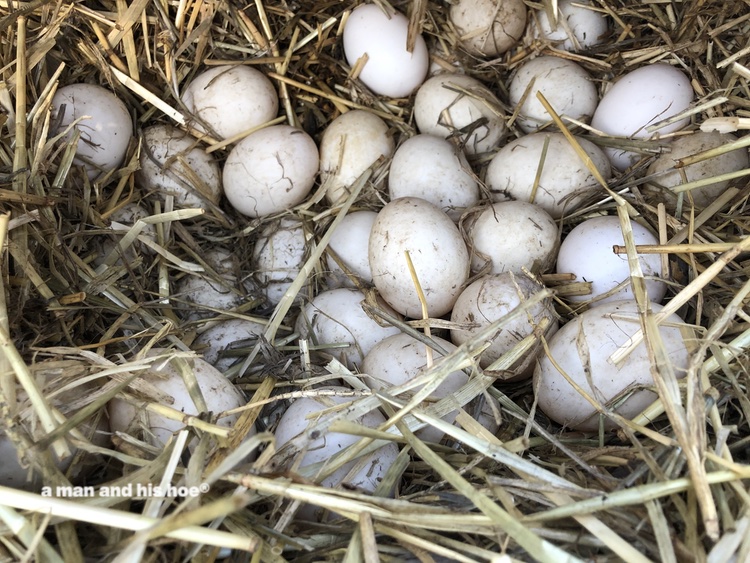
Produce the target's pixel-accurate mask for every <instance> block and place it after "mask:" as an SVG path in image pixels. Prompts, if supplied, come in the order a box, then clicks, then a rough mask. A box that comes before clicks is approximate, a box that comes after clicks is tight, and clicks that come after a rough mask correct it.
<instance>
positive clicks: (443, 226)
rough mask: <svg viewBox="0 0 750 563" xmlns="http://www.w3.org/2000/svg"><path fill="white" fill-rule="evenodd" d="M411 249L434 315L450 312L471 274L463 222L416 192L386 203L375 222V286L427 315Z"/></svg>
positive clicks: (404, 307)
mask: <svg viewBox="0 0 750 563" xmlns="http://www.w3.org/2000/svg"><path fill="white" fill-rule="evenodd" d="M407 252H408V253H409V256H410V258H411V261H412V263H413V265H414V270H415V272H416V275H417V278H418V280H419V283H420V285H421V286H422V290H423V291H424V294H425V299H426V301H427V312H428V314H429V316H430V317H440V316H441V315H444V314H445V313H447V312H448V311H450V310H451V308H452V307H453V303H455V301H456V298H457V297H458V294H459V293H460V292H461V290H462V288H463V284H464V282H466V280H467V279H468V277H469V252H468V250H467V248H466V244H465V243H464V239H463V238H462V236H461V233H460V232H459V230H458V227H456V225H455V224H454V223H453V221H452V220H451V218H450V217H448V215H446V214H445V213H444V212H443V211H441V210H440V209H439V208H438V207H436V206H435V205H433V204H431V203H429V202H428V201H425V200H423V199H419V198H413V197H403V198H399V199H395V200H393V201H392V202H390V203H388V204H386V205H385V207H383V209H381V211H380V213H378V217H377V219H375V223H374V224H373V226H372V232H371V233H370V245H369V252H368V256H369V258H370V268H371V269H372V279H373V282H374V283H375V287H376V288H377V289H378V291H379V292H380V294H381V295H382V297H383V299H385V301H386V302H387V303H388V304H389V305H390V306H391V307H393V308H394V309H395V310H396V311H398V312H399V313H401V314H403V315H405V316H407V317H420V318H421V316H422V307H421V305H420V301H419V297H418V293H417V290H416V288H415V286H414V281H413V279H412V276H411V274H410V271H409V267H408V262H407V258H406V256H405V254H406V253H407Z"/></svg>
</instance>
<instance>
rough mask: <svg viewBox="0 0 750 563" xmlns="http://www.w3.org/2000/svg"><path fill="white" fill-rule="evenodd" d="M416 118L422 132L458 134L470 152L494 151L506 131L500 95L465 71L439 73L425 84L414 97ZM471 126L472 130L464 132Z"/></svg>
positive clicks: (464, 146) (472, 153)
mask: <svg viewBox="0 0 750 563" xmlns="http://www.w3.org/2000/svg"><path fill="white" fill-rule="evenodd" d="M466 92H468V94H467V93H466ZM414 119H415V120H416V122H417V128H418V129H419V132H420V133H429V134H431V135H437V136H438V137H443V138H448V137H455V138H456V140H458V141H459V142H460V143H461V144H462V145H463V149H464V151H465V152H466V154H468V155H474V154H478V153H483V152H489V151H491V150H492V149H494V148H495V147H497V146H498V145H499V144H500V140H501V139H502V136H503V134H504V133H505V131H506V126H505V120H504V119H503V114H502V110H501V105H500V101H499V100H498V99H497V97H496V96H495V95H494V94H493V93H492V92H491V91H490V90H489V89H488V88H487V87H486V86H484V85H483V84H482V83H481V82H479V81H478V80H477V79H476V78H472V77H471V76H466V75H463V74H455V73H453V74H438V75H437V76H433V77H432V78H430V79H429V80H427V81H426V82H425V83H424V84H422V86H421V87H420V88H419V90H418V91H417V96H416V98H415V99H414ZM472 124H476V125H475V126H472ZM469 126H472V127H471V128H470V129H471V132H470V133H468V132H466V131H464V132H461V130H463V129H464V128H469Z"/></svg>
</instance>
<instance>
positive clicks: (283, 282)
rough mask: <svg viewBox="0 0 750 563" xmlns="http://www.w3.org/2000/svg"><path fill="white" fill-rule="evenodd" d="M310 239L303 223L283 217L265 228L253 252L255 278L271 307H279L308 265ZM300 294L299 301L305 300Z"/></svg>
mask: <svg viewBox="0 0 750 563" xmlns="http://www.w3.org/2000/svg"><path fill="white" fill-rule="evenodd" d="M306 248H307V236H306V234H305V228H304V226H303V224H302V221H300V220H299V219H296V218H293V217H284V218H282V219H281V220H280V221H275V222H273V223H270V224H269V225H268V226H266V227H265V228H264V229H263V231H261V234H260V236H259V237H258V239H257V240H256V241H255V247H254V248H253V256H252V266H253V271H254V272H253V275H254V278H255V280H256V281H257V283H258V285H259V286H260V288H261V291H262V292H263V293H264V294H265V296H266V299H267V300H268V303H269V304H270V305H273V306H275V305H278V303H279V301H281V298H282V297H283V296H284V294H285V293H286V291H287V289H289V286H290V285H292V282H294V279H295V278H296V277H297V275H299V273H300V271H301V269H302V265H303V264H304V263H305V252H306ZM304 294H305V291H304V290H303V291H301V292H300V294H299V295H298V298H302V297H303V296H304Z"/></svg>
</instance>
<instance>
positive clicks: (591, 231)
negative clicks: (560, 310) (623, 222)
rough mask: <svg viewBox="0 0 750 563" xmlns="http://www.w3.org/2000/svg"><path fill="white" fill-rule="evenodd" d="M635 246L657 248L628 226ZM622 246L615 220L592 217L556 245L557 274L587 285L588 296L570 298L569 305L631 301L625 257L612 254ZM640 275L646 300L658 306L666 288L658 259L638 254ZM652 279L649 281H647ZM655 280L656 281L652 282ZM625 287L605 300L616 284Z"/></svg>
mask: <svg viewBox="0 0 750 563" xmlns="http://www.w3.org/2000/svg"><path fill="white" fill-rule="evenodd" d="M630 226H631V227H632V229H633V239H634V240H635V244H637V245H638V244H658V243H659V239H657V238H656V235H654V234H652V233H651V231H649V230H648V229H647V228H646V227H644V226H643V225H641V224H639V223H636V222H635V221H631V222H630ZM623 244H625V242H624V240H623V236H622V230H621V228H620V221H619V219H618V218H617V217H616V216H607V217H594V218H592V219H587V220H585V221H583V222H582V223H580V224H578V225H577V226H576V227H574V228H573V230H571V231H570V232H569V233H568V235H567V236H566V237H565V238H564V239H563V241H562V243H561V244H560V251H559V253H558V256H557V272H558V273H572V274H575V276H576V281H579V282H582V281H586V282H591V295H571V296H570V297H569V299H570V301H573V302H584V301H590V300H592V299H596V301H594V302H592V305H600V304H602V303H606V302H610V301H616V300H620V299H629V298H632V297H633V290H632V288H631V287H630V267H629V266H628V258H627V255H625V254H615V253H614V252H613V251H612V247H613V246H614V245H623ZM638 261H639V262H640V264H641V269H642V270H643V275H644V276H646V291H647V292H648V296H649V299H650V300H651V301H653V302H656V303H658V302H659V301H661V300H662V299H663V298H664V295H665V294H666V292H667V285H666V283H665V282H664V281H662V280H661V279H659V278H660V277H661V256H659V255H658V254H641V255H639V257H638ZM649 278H652V279H649ZM653 278H656V279H653ZM623 282H627V285H626V286H625V287H624V288H623V289H621V290H619V291H617V292H615V293H612V294H611V295H608V296H607V297H604V295H605V294H608V293H609V292H610V291H612V290H614V289H615V288H616V287H617V286H618V285H619V284H621V283H623Z"/></svg>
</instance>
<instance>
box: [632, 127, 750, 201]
mask: <svg viewBox="0 0 750 563" xmlns="http://www.w3.org/2000/svg"><path fill="white" fill-rule="evenodd" d="M736 140H737V137H735V136H734V135H730V134H729V133H726V134H721V133H718V132H715V131H713V132H703V131H696V132H694V133H691V134H690V135H684V136H679V137H675V138H674V139H672V140H671V141H670V142H669V151H668V152H666V153H664V154H662V155H661V156H659V157H658V158H657V159H656V160H654V161H653V162H652V163H651V165H650V166H649V167H648V170H647V171H646V174H647V175H648V176H650V175H652V174H658V176H657V177H655V178H654V179H653V180H651V181H650V184H649V185H650V186H659V187H661V188H674V187H676V186H680V185H681V184H683V183H685V182H686V181H687V182H695V181H698V180H704V179H708V178H713V177H715V176H720V175H722V174H728V173H730V172H737V171H739V170H744V169H745V168H748V167H749V166H750V160H749V159H748V151H747V149H746V148H740V149H737V150H733V151H730V152H727V153H724V154H721V155H718V156H715V157H713V158H709V159H708V160H703V161H700V162H696V163H694V164H688V165H687V166H683V167H682V168H679V169H677V168H675V166H676V165H677V163H678V162H679V161H680V160H681V159H683V158H686V157H688V156H693V155H695V154H698V153H702V152H704V151H707V150H710V149H715V148H718V147H721V146H724V145H727V144H729V143H732V142H733V141H736ZM683 174H684V175H685V180H683ZM728 186H729V180H723V181H719V182H713V183H711V184H709V185H707V186H702V187H700V188H695V189H693V190H690V196H692V198H693V203H694V204H695V205H697V206H698V207H706V206H708V205H709V204H711V203H712V202H713V201H714V200H715V199H716V198H717V197H719V196H720V195H721V194H722V193H724V191H725V190H726V189H727V187H728ZM645 191H646V192H647V193H648V192H649V191H650V190H649V188H646V190H645ZM658 194H659V196H660V197H661V198H663V199H664V200H665V202H666V201H669V202H671V203H672V205H676V203H677V196H676V194H674V193H673V192H672V191H671V190H669V189H659V190H658ZM687 196H688V194H687V193H686V194H685V198H686V201H687Z"/></svg>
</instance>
